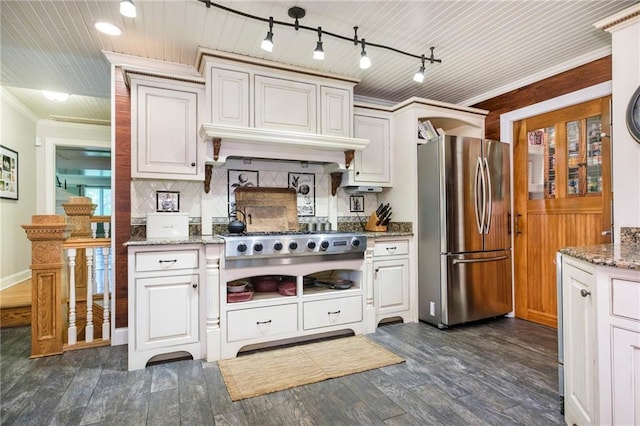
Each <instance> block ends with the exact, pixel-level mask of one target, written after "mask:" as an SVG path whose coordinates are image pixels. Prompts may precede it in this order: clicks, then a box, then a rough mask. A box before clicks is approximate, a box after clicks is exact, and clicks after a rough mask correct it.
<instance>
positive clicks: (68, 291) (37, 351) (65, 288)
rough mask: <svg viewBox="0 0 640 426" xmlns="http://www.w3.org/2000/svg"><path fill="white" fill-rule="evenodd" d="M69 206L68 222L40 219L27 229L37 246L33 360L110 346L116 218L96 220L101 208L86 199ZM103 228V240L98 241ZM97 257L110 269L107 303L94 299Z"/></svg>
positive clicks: (106, 276)
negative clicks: (112, 224)
mask: <svg viewBox="0 0 640 426" xmlns="http://www.w3.org/2000/svg"><path fill="white" fill-rule="evenodd" d="M69 200H70V203H68V204H66V205H65V204H63V207H65V211H66V212H67V214H68V216H67V217H65V216H63V215H35V216H33V217H32V223H31V224H27V225H22V227H23V228H24V229H25V231H26V233H27V238H29V240H31V242H32V248H31V257H32V263H31V270H32V279H31V283H32V291H31V299H32V303H31V305H32V306H31V358H35V357H41V356H47V355H56V354H61V353H62V352H63V351H66V350H72V349H79V348H84V347H94V346H103V345H109V344H110V334H111V318H110V317H111V312H110V306H111V302H110V288H111V283H110V278H109V277H110V274H109V264H110V247H111V239H110V238H109V223H110V218H109V217H108V216H99V217H95V218H94V217H91V213H92V212H93V209H94V208H95V205H93V204H90V203H91V200H90V199H88V198H86V197H71V198H70V199H69ZM67 207H69V209H67ZM69 210H71V212H70V211H69ZM87 212H88V214H87ZM98 223H102V228H103V232H101V234H103V235H104V237H101V238H98V237H96V230H97V224H98ZM74 234H75V235H74ZM97 255H98V256H101V259H102V264H103V266H104V270H103V274H102V277H103V284H104V291H103V294H102V297H100V299H102V300H96V297H98V296H99V295H94V294H93V293H94V280H95V264H96V263H97V262H96V261H97V260H98V259H96V256H97ZM65 261H66V262H65ZM77 263H81V264H82V265H77ZM77 266H80V267H77ZM77 281H81V282H77ZM77 290H80V291H81V292H82V293H85V292H86V298H85V295H84V294H81V295H78V294H76V293H77ZM79 308H81V309H82V311H78V309H79ZM94 309H95V310H96V313H97V314H98V315H97V316H96V315H95V313H94ZM96 317H98V318H99V319H100V322H99V323H98V324H94V322H95V318H96ZM65 324H67V325H66V326H65ZM63 327H64V329H63ZM94 328H97V330H96V332H95V333H94ZM79 336H80V339H82V340H80V341H79V340H78V337H79ZM96 336H97V339H98V340H96Z"/></svg>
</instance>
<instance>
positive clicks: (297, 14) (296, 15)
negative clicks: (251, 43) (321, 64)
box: [198, 0, 442, 83]
mask: <svg viewBox="0 0 640 426" xmlns="http://www.w3.org/2000/svg"><path fill="white" fill-rule="evenodd" d="M198 1H199V2H201V3H204V4H205V6H206V7H207V8H210V7H211V6H213V7H215V8H218V9H222V10H224V11H226V12H230V13H233V14H236V15H240V16H244V17H245V18H249V19H253V20H256V21H260V22H265V23H268V24H269V31H268V32H267V36H266V37H265V39H264V40H263V41H262V46H261V47H262V49H263V50H266V51H268V52H271V51H272V50H273V36H274V34H273V26H274V24H277V25H282V26H285V27H291V28H294V29H295V30H296V31H298V30H299V29H303V30H307V31H313V32H314V33H315V32H317V34H318V42H317V44H316V48H315V50H314V51H313V57H314V59H318V60H323V59H324V56H325V52H324V49H323V48H322V35H325V36H331V37H333V38H337V39H339V40H344V41H348V42H353V44H354V45H356V46H357V45H359V44H360V45H361V46H362V50H361V52H360V68H361V69H367V68H369V67H370V66H371V59H370V58H369V57H368V56H367V53H366V51H365V46H371V47H376V48H379V49H385V50H388V51H391V52H395V53H398V54H401V55H404V56H409V57H411V58H415V59H419V60H420V61H421V62H420V63H421V65H420V68H419V69H418V71H417V72H416V73H415V75H414V76H413V80H414V81H416V82H419V83H422V81H424V73H425V67H424V66H425V63H426V61H429V63H431V64H433V63H441V62H442V59H436V58H435V56H434V54H433V50H434V49H435V48H434V47H431V48H430V49H431V55H430V56H429V57H426V56H425V55H424V54H421V55H416V54H413V53H409V52H405V51H404V50H400V49H396V48H395V47H391V46H385V45H383V44H379V43H371V42H368V41H367V42H365V39H364V38H363V39H359V38H358V27H357V26H355V27H353V31H354V35H353V37H350V36H343V35H341V34H336V33H332V32H330V31H325V30H323V29H322V27H317V28H313V27H308V26H305V25H301V24H300V21H299V20H300V19H301V18H303V17H304V16H305V10H304V9H303V8H301V7H298V6H294V7H291V8H290V9H289V11H288V15H289V16H290V17H291V18H293V19H294V22H293V23H291V22H283V21H276V20H274V19H273V17H272V16H270V17H269V18H263V17H261V16H256V15H252V14H250V13H246V12H242V11H239V10H235V9H232V8H230V7H227V6H223V5H221V4H218V3H214V2H212V1H211V0H198Z"/></svg>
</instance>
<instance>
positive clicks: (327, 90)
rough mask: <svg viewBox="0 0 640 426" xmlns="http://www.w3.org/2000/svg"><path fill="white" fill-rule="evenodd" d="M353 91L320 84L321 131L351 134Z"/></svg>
mask: <svg viewBox="0 0 640 426" xmlns="http://www.w3.org/2000/svg"><path fill="white" fill-rule="evenodd" d="M351 97H352V94H351V91H349V90H347V89H340V88H337V87H328V86H320V133H321V134H323V135H333V136H344V137H350V136H351V134H352V133H351V110H352V108H351Z"/></svg>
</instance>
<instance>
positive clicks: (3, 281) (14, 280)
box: [0, 269, 31, 290]
mask: <svg viewBox="0 0 640 426" xmlns="http://www.w3.org/2000/svg"><path fill="white" fill-rule="evenodd" d="M30 278H31V269H25V270H24V271H20V272H17V273H15V274H12V275H9V276H8V277H2V278H0V290H5V289H7V288H9V287H13V286H14V285H16V284H18V283H21V282H22V281H24V280H28V279H30Z"/></svg>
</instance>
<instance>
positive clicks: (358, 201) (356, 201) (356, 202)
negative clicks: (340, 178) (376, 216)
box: [349, 195, 364, 213]
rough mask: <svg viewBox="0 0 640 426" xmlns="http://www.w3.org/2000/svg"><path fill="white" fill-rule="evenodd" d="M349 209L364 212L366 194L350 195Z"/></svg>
mask: <svg viewBox="0 0 640 426" xmlns="http://www.w3.org/2000/svg"><path fill="white" fill-rule="evenodd" d="M349 211H351V212H357V213H362V212H364V195H352V196H351V197H349Z"/></svg>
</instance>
